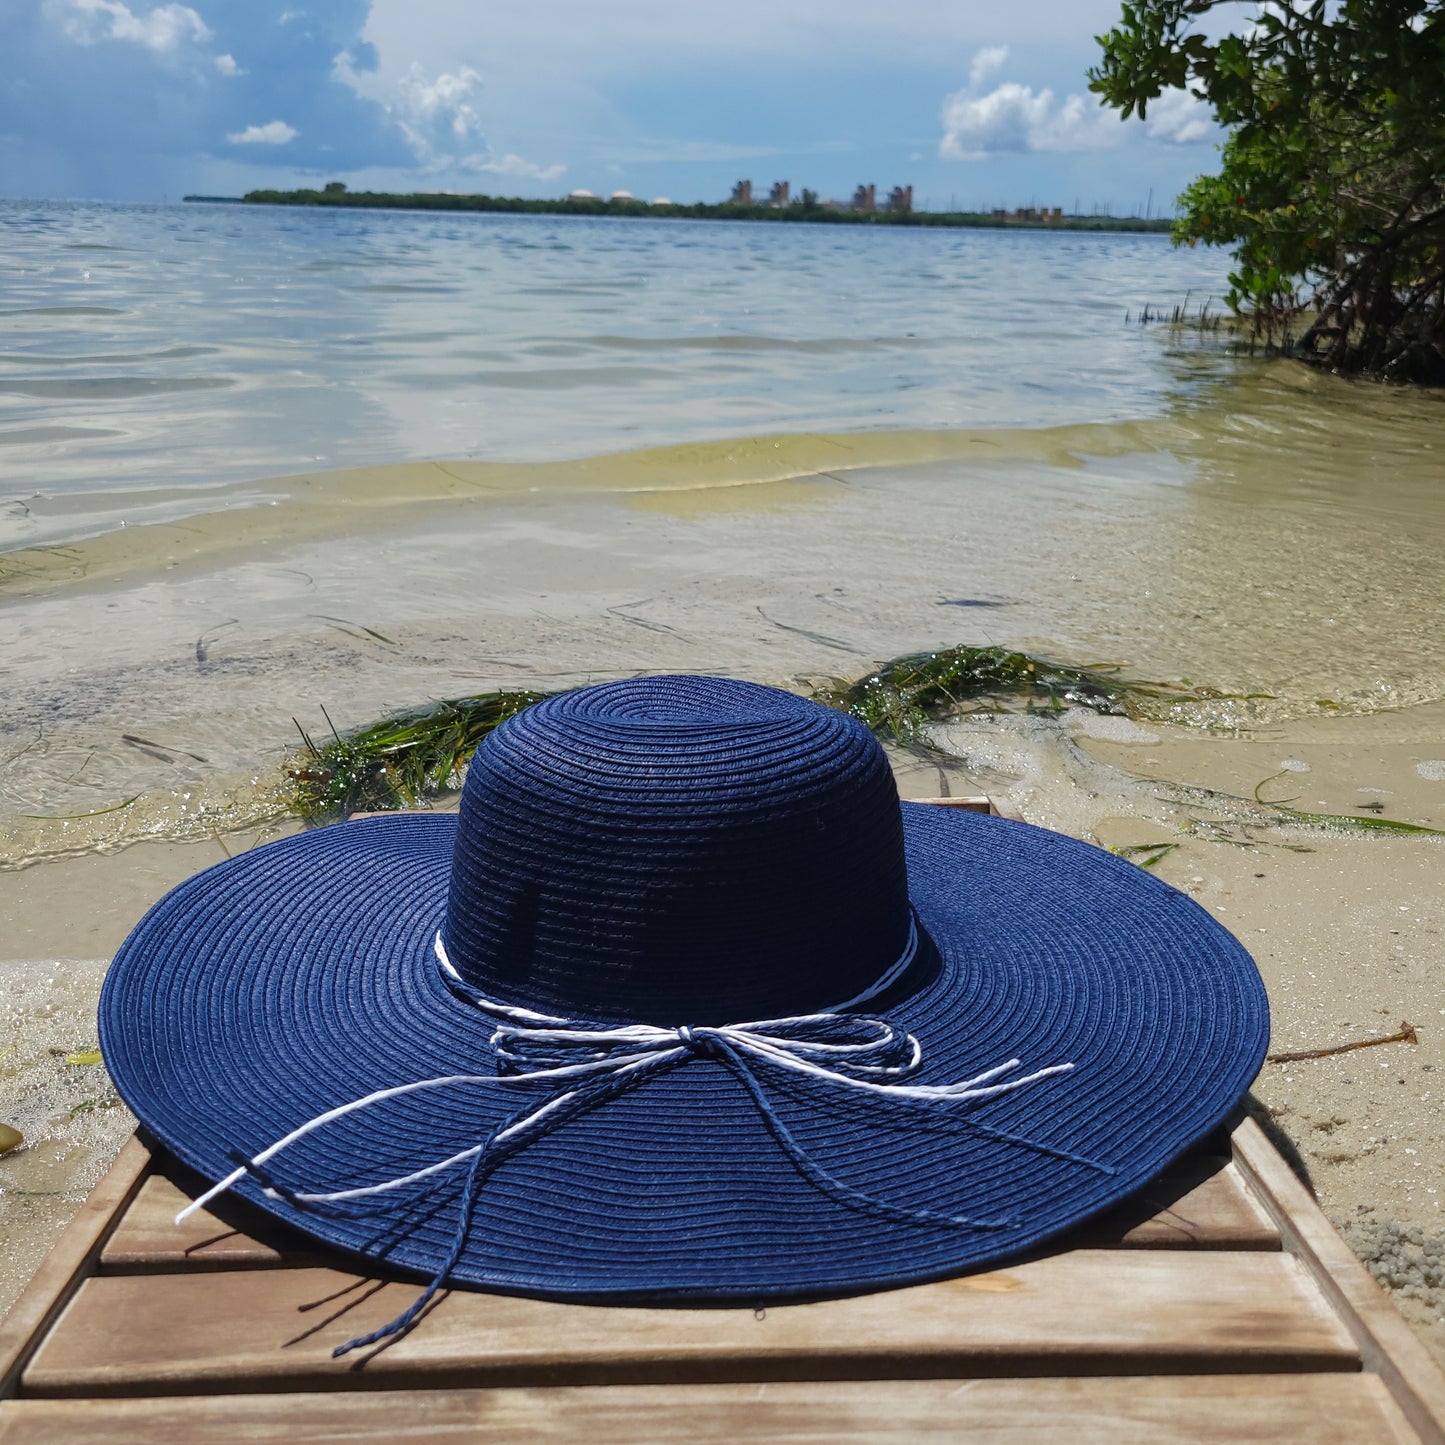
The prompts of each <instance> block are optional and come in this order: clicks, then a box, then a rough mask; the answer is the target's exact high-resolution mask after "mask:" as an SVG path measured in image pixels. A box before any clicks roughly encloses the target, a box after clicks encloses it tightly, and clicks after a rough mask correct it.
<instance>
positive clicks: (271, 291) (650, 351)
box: [0, 202, 1225, 544]
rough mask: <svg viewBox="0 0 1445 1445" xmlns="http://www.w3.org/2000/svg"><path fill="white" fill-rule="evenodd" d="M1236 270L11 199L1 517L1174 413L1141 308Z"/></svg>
mask: <svg viewBox="0 0 1445 1445" xmlns="http://www.w3.org/2000/svg"><path fill="white" fill-rule="evenodd" d="M1224 270H1225V267H1224V265H1223V263H1222V260H1221V258H1220V257H1219V256H1218V255H1214V254H1210V253H1206V252H1191V251H1188V250H1176V249H1174V248H1172V247H1171V246H1170V245H1169V243H1168V241H1167V239H1166V238H1164V237H1162V236H1157V235H1142V236H1130V235H1088V234H1054V235H1051V234H1040V233H1036V232H1007V233H1005V232H996V231H932V230H930V231H921V230H920V231H902V230H897V229H892V228H890V229H886V230H885V229H881V228H880V229H878V230H873V229H868V228H864V227H850V226H798V225H766V224H751V225H749V224H719V223H709V222H691V221H647V220H637V221H634V220H621V221H615V220H596V219H591V218H576V217H555V216H491V215H462V216H435V215H429V214H423V213H412V214H408V213H400V212H386V211H383V212H370V213H366V212H356V211H345V212H341V211H316V210H306V209H291V208H286V209H275V208H260V207H250V206H245V207H242V206H209V205H192V206H170V207H155V206H85V205H51V204H46V205H42V206H37V205H27V204H23V203H17V202H0V494H3V495H6V496H11V497H13V496H17V495H19V496H23V494H24V493H25V492H26V491H27V490H31V491H34V490H41V491H44V492H47V493H49V492H66V493H74V492H98V491H103V490H106V489H111V488H135V487H146V488H151V487H157V486H162V485H177V484H178V485H182V486H188V487H189V486H207V485H214V484H216V483H218V482H225V481H235V480H249V479H252V478H255V477H260V476H267V475H275V474H278V473H286V472H298V471H306V470H311V469H314V468H322V467H325V468H332V467H347V466H361V465H369V464H373V463H376V462H391V461H407V460H414V459H417V458H422V457H442V458H455V457H475V458H489V459H530V458H543V457H547V458H559V457H577V456H584V455H588V454H590V453H595V452H601V451H613V450H620V449H624V448H632V447H637V446H644V445H651V444H658V443H673V442H681V441H694V440H704V439H711V438H716V437H721V436H739V435H755V434H758V433H763V432H779V431H782V432H795V431H837V430H855V429H858V428H918V427H926V428H932V427H970V426H991V427H997V426H1009V427H1035V426H1047V425H1054V424H1058V423H1061V422H1094V421H1107V420H1113V419H1117V418H1121V417H1137V416H1146V415H1149V414H1151V413H1153V412H1155V411H1157V410H1158V409H1159V408H1160V407H1161V405H1163V404H1164V402H1165V401H1166V400H1167V399H1168V398H1169V397H1170V396H1171V395H1173V394H1174V393H1175V392H1176V391H1177V389H1178V388H1179V387H1180V385H1181V384H1185V385H1187V384H1188V382H1187V379H1183V378H1181V376H1180V375H1179V373H1178V372H1177V371H1176V370H1174V369H1171V368H1170V367H1169V366H1168V365H1167V364H1163V363H1162V362H1161V356H1160V351H1161V348H1160V344H1159V341H1158V339H1157V338H1156V337H1155V336H1153V335H1150V334H1147V333H1143V332H1141V331H1140V330H1139V328H1137V327H1130V326H1126V325H1125V324H1124V320H1125V313H1126V311H1127V310H1129V309H1130V308H1132V309H1134V310H1135V311H1137V310H1138V308H1139V306H1140V305H1141V304H1142V303H1144V302H1148V301H1153V302H1155V303H1159V302H1161V301H1162V302H1171V301H1182V300H1183V299H1184V298H1185V296H1186V295H1191V296H1192V298H1193V301H1194V302H1196V303H1197V302H1202V301H1203V300H1205V299H1206V298H1207V297H1209V296H1211V295H1212V296H1216V297H1217V296H1218V295H1219V294H1220V291H1221V288H1222V286H1223V284H1224V283H1223V275H1224ZM1216 305H1217V303H1216ZM17 510H18V509H16V508H15V507H13V506H12V507H10V508H9V509H7V512H6V513H5V514H0V528H3V529H4V530H0V544H3V543H4V542H5V541H10V542H12V543H13V542H15V541H19V540H22V539H28V533H27V529H25V528H24V526H23V525H22V523H23V517H21V516H18V515H17Z"/></svg>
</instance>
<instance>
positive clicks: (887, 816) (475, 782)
mask: <svg viewBox="0 0 1445 1445" xmlns="http://www.w3.org/2000/svg"><path fill="white" fill-rule="evenodd" d="M908 928H909V908H908V881H907V873H906V869H905V865H904V857H903V828H902V820H901V816H900V810H899V806H898V792H897V788H896V786H895V784H894V781H893V774H892V770H891V769H890V768H889V766H888V761H887V759H886V757H885V756H884V754H883V750H882V748H881V747H879V745H878V742H877V740H876V739H875V738H874V737H873V736H872V734H871V733H870V732H869V731H868V730H867V729H866V728H865V727H864V726H863V725H862V724H861V723H859V722H858V721H857V720H856V719H854V718H851V717H848V716H847V715H846V714H843V713H840V712H837V711H835V710H833V709H830V708H825V707H822V706H820V705H818V704H817V703H813V702H809V701H808V700H806V699H804V698H799V697H795V696H793V695H792V694H791V693H786V692H782V691H780V690H778V689H776V688H769V687H761V686H758V685H757V684H754V683H745V682H735V681H730V680H726V679H718V678H704V677H648V678H639V679H634V680H630V681H626V682H616V683H605V684H603V685H601V686H598V687H589V688H584V689H582V690H580V691H578V692H572V693H566V694H562V695H560V696H558V697H553V698H549V699H547V700H545V701H543V702H540V703H537V704H535V705H534V706H532V707H530V708H528V709H527V710H526V711H524V712H522V713H519V714H517V715H516V716H515V717H513V718H510V719H508V721H507V722H505V723H503V724H502V725H501V726H500V727H498V728H497V729H496V730H495V731H494V732H492V733H491V734H490V735H489V736H488V737H487V739H486V740H485V741H484V742H483V743H482V745H481V746H480V747H479V748H478V749H477V752H476V754H475V756H474V757H473V760H472V763H471V766H470V768H469V770H468V773H467V783H466V789H465V791H464V793H463V796H462V804H461V816H460V818H459V821H458V828H457V842H456V851H455V854H454V856H453V863H452V875H451V886H450V894H449V898H448V905H447V915H446V922H445V925H444V929H443V936H444V941H445V943H446V947H447V952H448V955H449V957H450V960H451V962H452V964H453V966H454V967H455V968H456V969H457V971H458V972H459V973H460V974H461V976H462V977H463V979H465V980H466V981H467V982H468V983H470V984H472V985H473V986H475V987H477V988H479V989H481V990H482V991H483V992H484V993H487V994H489V995H491V996H493V997H496V998H499V999H501V1000H504V1001H506V1002H508V1003H511V1004H514V1005H520V1006H522V1007H526V1008H532V1009H536V1010H538V1011H540V1012H545V1013H549V1014H557V1015H563V1016H567V1017H582V1018H601V1019H635V1020H638V1021H640V1022H647V1023H658V1024H665V1025H672V1024H680V1023H726V1022H736V1021H741V1020H746V1019H761V1018H767V1017H772V1016H778V1015H785V1014H794V1013H802V1012H810V1011H813V1010H817V1009H821V1008H826V1007H828V1006H829V1005H830V1004H836V1003H839V1002H841V1001H843V1000H845V999H848V998H851V997H853V996H854V995H856V994H858V993H861V992H863V991H864V990H865V989H867V988H868V987H869V986H870V985H872V984H873V983H875V982H876V981H877V980H878V979H879V978H880V977H882V975H883V974H884V973H886V972H887V970H888V968H889V967H890V966H891V965H892V964H893V963H894V961H895V960H896V959H897V958H898V957H899V955H900V953H901V952H902V950H903V948H904V946H905V943H906V941H907V937H908Z"/></svg>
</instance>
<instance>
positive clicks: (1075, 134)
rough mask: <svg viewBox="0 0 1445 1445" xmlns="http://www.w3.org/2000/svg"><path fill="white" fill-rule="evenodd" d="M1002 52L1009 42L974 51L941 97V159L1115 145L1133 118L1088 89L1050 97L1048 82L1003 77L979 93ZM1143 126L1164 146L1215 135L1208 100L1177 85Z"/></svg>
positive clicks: (1151, 109) (975, 158) (1157, 102)
mask: <svg viewBox="0 0 1445 1445" xmlns="http://www.w3.org/2000/svg"><path fill="white" fill-rule="evenodd" d="M1007 59H1008V47H1007V46H1004V45H994V46H989V47H986V48H985V49H983V50H980V51H979V52H978V53H977V54H976V55H975V56H974V57H973V63H972V65H971V66H970V67H969V72H968V84H967V85H966V86H965V87H964V88H963V89H962V90H958V91H955V92H954V93H953V94H952V95H947V96H945V97H944V99H943V112H942V121H943V139H942V140H940V141H939V143H938V154H939V155H940V156H942V157H943V159H944V160H952V161H980V160H984V159H985V158H986V157H988V156H991V155H997V154H999V153H1000V152H1015V153H1019V152H1027V151H1097V150H1108V149H1110V148H1111V147H1113V146H1116V145H1118V144H1120V142H1121V141H1123V140H1124V139H1125V138H1126V137H1127V136H1128V134H1129V132H1130V130H1131V129H1133V128H1134V127H1136V126H1137V125H1138V124H1139V123H1138V122H1129V123H1125V122H1121V121H1120V120H1119V118H1118V116H1117V115H1116V114H1115V113H1114V112H1113V111H1112V110H1109V109H1106V108H1104V107H1102V106H1100V105H1099V104H1098V103H1097V101H1096V100H1095V98H1094V97H1093V96H1090V95H1066V96H1065V97H1064V98H1063V99H1062V100H1059V101H1056V100H1055V99H1054V93H1053V91H1052V90H1050V89H1049V88H1048V87H1047V86H1045V87H1044V89H1042V90H1034V89H1033V87H1032V86H1028V85H1019V84H1018V83H1017V82H1016V81H1012V80H1008V81H1005V82H1004V83H1003V84H1002V85H998V86H995V87H994V89H993V90H991V91H989V92H987V93H986V94H980V90H981V88H982V85H983V82H984V81H985V80H987V79H988V77H989V76H990V75H992V74H993V73H994V72H995V71H997V70H998V69H999V68H1000V66H1002V65H1003V63H1004V61H1005V60H1007ZM1143 129H1144V133H1145V134H1146V135H1147V136H1148V137H1149V139H1150V140H1157V141H1164V142H1165V143H1166V144H1169V145H1193V144H1195V143H1196V142H1198V141H1202V140H1208V139H1210V138H1211V137H1212V136H1213V135H1214V134H1215V127H1214V121H1213V118H1212V115H1211V112H1210V110H1209V107H1208V106H1207V105H1205V104H1204V103H1203V102H1202V101H1199V100H1196V99H1195V97H1194V96H1192V95H1190V94H1189V93H1188V92H1187V91H1183V90H1167V91H1165V92H1164V94H1163V95H1161V96H1160V97H1159V98H1158V99H1157V100H1154V101H1151V102H1150V103H1149V115H1148V119H1147V120H1145V121H1144V122H1143Z"/></svg>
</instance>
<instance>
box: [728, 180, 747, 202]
mask: <svg viewBox="0 0 1445 1445" xmlns="http://www.w3.org/2000/svg"><path fill="white" fill-rule="evenodd" d="M728 200H730V201H731V202H732V203H733V205H735V206H750V205H752V203H753V183H752V182H751V181H739V182H738V183H737V185H735V186H734V187H733V193H732V195H730V196H729V197H728Z"/></svg>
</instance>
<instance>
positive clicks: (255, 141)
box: [226, 120, 299, 146]
mask: <svg viewBox="0 0 1445 1445" xmlns="http://www.w3.org/2000/svg"><path fill="white" fill-rule="evenodd" d="M298 134H299V132H298V131H296V130H295V129H294V128H293V127H291V126H289V125H287V124H286V122H285V121H284V120H272V121H267V123H266V124H265V125H248V126H247V127H246V129H245V130H238V131H233V132H232V133H231V134H230V135H228V136H227V137H226V139H227V140H228V141H230V142H231V144H232V145H238V146H246V145H267V146H283V145H287V144H289V143H290V142H291V141H293V140H295V139H296V137H297V135H298Z"/></svg>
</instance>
